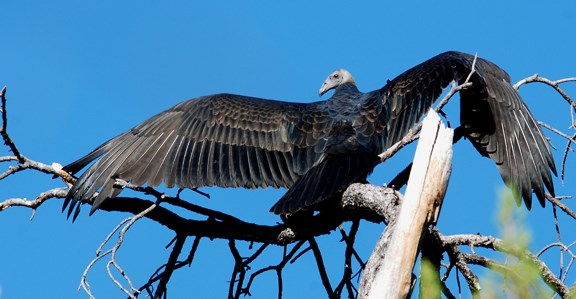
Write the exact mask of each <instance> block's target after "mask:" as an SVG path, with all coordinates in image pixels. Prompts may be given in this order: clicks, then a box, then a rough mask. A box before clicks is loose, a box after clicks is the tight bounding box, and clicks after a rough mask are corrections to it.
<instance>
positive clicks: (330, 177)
mask: <svg viewBox="0 0 576 299" xmlns="http://www.w3.org/2000/svg"><path fill="white" fill-rule="evenodd" d="M379 161H380V159H379V157H378V156H377V155H374V154H369V153H365V152H361V153H347V154H338V155H330V156H327V157H326V158H325V159H324V160H323V161H322V162H320V163H318V164H317V165H315V166H314V167H312V168H311V169H310V170H308V171H307V172H306V173H305V174H304V175H303V176H301V177H300V178H299V179H298V180H297V181H296V182H295V183H294V185H293V186H292V187H291V188H290V189H289V190H288V191H287V192H286V194H284V196H282V198H280V200H278V202H277V203H276V204H274V206H272V208H271V209H270V211H271V212H273V213H274V214H287V213H295V212H297V211H300V210H307V209H311V208H313V206H318V205H319V204H320V203H323V202H325V201H327V200H329V199H332V198H334V197H335V196H337V195H341V193H342V192H344V191H345V190H346V188H348V186H349V185H350V184H352V183H355V182H359V181H364V180H366V177H367V176H368V174H369V173H370V172H371V171H372V169H374V166H375V165H376V164H377V163H378V162H379Z"/></svg>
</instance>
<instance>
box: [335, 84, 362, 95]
mask: <svg viewBox="0 0 576 299" xmlns="http://www.w3.org/2000/svg"><path fill="white" fill-rule="evenodd" d="M336 93H360V91H359V90H358V87H356V84H354V83H349V82H347V83H344V84H341V85H340V86H338V87H336V90H335V91H334V94H336Z"/></svg>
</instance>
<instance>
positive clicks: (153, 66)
mask: <svg viewBox="0 0 576 299" xmlns="http://www.w3.org/2000/svg"><path fill="white" fill-rule="evenodd" d="M199 3H200V2H199ZM575 20H576V2H574V1H569V0H566V1H555V2H553V3H551V4H546V3H544V2H542V1H483V2H470V1H363V2H361V3H359V4H356V3H354V2H351V1H322V2H320V1H289V2H286V1H285V2H282V3H281V4H278V3H277V2H273V1H269V2H265V3H261V2H257V1H226V2H222V1H202V2H201V4H193V2H192V1H163V2H161V1H138V2H136V1H133V2H130V3H129V2H119V1H95V2H79V1H26V0H23V1H6V2H5V3H3V5H2V9H1V10H0V28H2V29H0V37H1V45H0V85H2V86H4V85H6V86H7V88H8V92H7V97H8V101H9V102H8V112H9V122H10V123H9V133H10V134H11V136H12V137H13V139H14V140H15V141H16V143H17V145H18V146H19V147H20V150H21V151H22V152H23V153H24V154H25V155H26V156H27V157H29V158H31V159H34V160H37V161H41V162H44V163H48V164H49V163H52V162H60V163H62V164H66V163H69V162H71V161H73V160H75V159H77V158H79V157H80V156H82V155H84V154H86V153H87V152H89V151H90V150H92V149H93V148H95V147H96V146H98V145H99V144H101V143H102V142H104V141H106V140H108V139H109V138H111V137H113V136H115V135H117V134H119V133H121V132H122V131H124V130H127V129H129V128H131V127H132V126H134V125H136V124H137V123H139V122H141V121H143V120H145V119H146V118H148V117H150V116H152V115H154V114H155V113H158V112H160V111H162V110H164V109H166V108H168V107H170V106H172V105H174V104H176V103H179V102H181V101H183V100H186V99H189V98H193V97H197V96H201V95H206V94H212V93H218V92H230V93H237V94H244V95H251V96H258V97H264V98H270V99H279V100H289V101H301V102H310V101H316V100H318V95H317V94H318V89H319V87H320V85H321V83H322V82H323V80H324V78H325V77H326V76H327V75H328V74H329V73H330V72H331V71H333V70H334V69H336V68H341V67H342V68H346V69H348V70H350V71H351V72H352V73H353V74H354V76H355V77H356V81H357V82H358V85H359V87H360V89H361V90H364V91H369V90H374V89H376V88H379V87H381V86H383V85H384V84H385V83H386V80H388V79H392V78H394V77H395V76H396V75H398V74H399V73H401V72H402V71H404V70H406V69H408V68H410V67H412V66H414V65H416V64H417V63H420V62H422V61H423V60H425V59H427V58H430V57H432V56H433V55H436V54H438V53H440V52H443V51H446V50H459V51H464V52H468V53H472V54H473V53H475V52H478V53H479V55H480V56H482V57H484V58H487V59H489V60H492V61H494V62H496V63H497V64H499V65H500V66H501V67H502V68H504V69H505V70H507V71H508V72H509V74H510V75H511V76H512V78H513V80H514V81H517V80H519V79H521V78H524V77H526V76H529V75H532V74H534V73H539V74H541V75H542V76H545V77H548V78H551V79H558V78H562V77H569V76H576V63H575V60H574V49H575V48H576V41H575V39H574V28H575V27H574V26H575V25H574V24H575V23H574V22H575ZM567 89H568V91H569V92H571V94H572V95H573V96H576V88H575V87H574V85H572V87H570V88H567ZM521 94H522V95H523V96H524V98H525V100H526V101H527V103H528V106H529V107H530V108H531V109H532V111H533V112H534V114H535V115H536V116H537V118H539V119H540V120H543V121H546V122H549V123H550V124H552V125H554V126H556V127H558V128H561V129H565V128H567V127H568V126H569V125H570V123H569V121H570V118H569V114H568V107H567V105H565V104H564V102H563V100H562V99H561V98H560V97H559V96H558V95H556V94H555V93H554V92H553V91H552V90H551V89H550V88H545V87H543V86H536V85H534V86H525V87H524V88H522V90H521ZM447 111H448V113H449V118H450V121H451V123H452V125H453V126H455V125H456V124H457V123H458V113H457V111H458V105H457V101H454V102H453V103H452V104H451V108H449V109H448V110H447ZM547 134H548V135H550V136H552V134H550V133H549V132H547ZM552 137H553V141H554V145H555V146H557V147H558V149H559V150H558V151H556V152H555V153H554V154H555V157H556V161H557V163H560V159H561V155H562V149H563V147H564V146H565V142H564V141H561V140H559V139H558V138H556V137H555V136H552ZM413 149H414V148H413V147H409V148H407V149H406V150H404V151H403V153H402V154H401V155H399V156H398V157H396V158H394V159H392V160H391V161H389V162H388V163H386V164H384V165H380V166H379V167H378V168H377V170H376V172H375V173H374V174H373V175H372V176H371V177H370V180H371V182H373V183H375V184H382V183H385V182H387V181H389V180H390V179H391V178H392V177H393V176H394V175H395V174H396V172H397V171H398V170H399V169H402V168H403V167H404V166H405V165H406V164H407V163H409V161H410V160H411V156H412V154H413ZM7 154H8V152H7V149H6V148H4V147H2V148H0V156H3V155H7ZM568 164H569V165H570V166H571V169H569V170H568V172H567V182H568V184H567V186H563V185H562V184H561V182H560V181H556V191H557V194H559V195H563V194H572V195H574V194H576V189H575V188H574V184H573V182H574V177H575V176H576V172H575V170H574V169H573V167H572V166H573V165H574V156H571V157H570V158H569V160H568ZM2 167H3V168H2V171H3V169H5V168H4V167H6V166H5V165H2ZM59 186H62V183H61V182H60V181H59V180H52V179H51V178H50V177H49V176H46V175H43V174H36V173H31V172H30V173H26V174H19V175H17V176H13V177H11V178H9V179H6V180H4V181H0V200H4V199H6V198H10V197H26V198H34V197H36V196H37V195H38V194H39V192H41V191H44V190H47V189H49V188H54V187H59ZM502 186H503V183H502V180H501V178H500V176H499V174H498V172H497V170H496V167H495V166H494V165H493V164H492V163H491V161H490V160H488V159H486V158H481V157H480V155H478V154H477V153H476V152H475V151H474V149H473V148H472V146H470V144H469V143H468V142H465V141H464V142H460V143H459V144H457V145H456V147H455V160H454V170H453V174H452V181H451V182H450V187H449V190H448V195H447V199H446V201H445V205H444V208H443V210H442V215H441V220H440V224H439V226H440V229H441V231H442V232H443V233H444V234H452V233H476V232H479V233H482V234H496V235H497V234H498V231H497V230H496V228H495V225H494V222H495V220H494V219H495V216H494V215H495V213H496V209H497V207H498V200H497V193H498V190H499V189H500V188H501V187H502ZM203 190H204V191H207V192H210V193H211V194H212V199H211V200H205V199H198V198H197V197H194V195H193V194H192V193H190V192H188V193H185V196H187V198H189V199H190V200H193V201H195V202H202V203H203V204H205V205H207V206H209V207H212V208H217V209H222V210H224V211H225V212H229V213H233V214H234V215H237V216H238V217H240V218H242V219H244V220H248V221H257V222H259V223H267V224H274V223H275V222H276V221H279V219H278V218H276V217H275V216H273V215H271V214H270V213H268V208H269V207H270V206H271V205H272V204H273V203H274V202H275V201H276V200H277V199H278V198H279V197H280V196H281V194H282V192H283V190H266V191H261V190H260V191H246V190H238V189H226V190H219V189H203ZM61 204H62V202H61V200H51V201H50V202H48V203H46V204H45V205H44V206H42V208H41V209H39V210H38V212H37V214H36V217H35V219H34V220H33V221H28V218H29V217H30V214H31V211H30V210H29V209H24V208H14V209H10V210H8V211H4V212H2V213H0V226H1V227H2V228H3V229H2V231H3V233H2V242H1V243H2V245H1V246H0V256H2V257H3V258H2V263H1V266H0V298H1V299H14V298H40V297H43V298H85V297H86V295H85V293H83V292H82V291H80V292H78V291H77V290H76V289H77V286H78V283H79V281H80V277H81V275H82V272H83V270H84V268H85V267H86V265H87V264H88V263H89V262H90V261H91V259H92V258H93V257H94V252H95V250H96V248H97V247H98V245H99V244H100V242H101V241H102V240H103V238H104V237H105V236H106V235H107V234H108V232H109V231H110V229H111V228H113V227H114V226H116V224H117V223H118V222H119V221H120V220H121V219H123V218H124V217H126V216H128V215H124V214H110V213H107V212H97V213H96V214H95V215H94V216H92V217H88V215H87V212H86V210H87V209H84V212H83V213H82V214H81V215H80V217H79V219H78V220H77V221H76V223H74V224H73V223H71V222H70V221H67V220H66V217H65V216H64V215H63V214H61V213H60V209H61ZM572 206H574V205H572ZM551 217H552V210H551V208H550V206H549V205H548V206H547V208H546V209H542V208H540V207H539V206H535V207H534V208H533V209H532V212H530V214H529V215H528V216H527V221H528V223H529V224H530V229H531V230H532V231H533V234H534V236H533V238H534V242H533V246H532V249H533V250H535V251H538V250H539V249H540V248H542V246H543V245H544V244H547V243H550V242H553V241H555V232H554V223H553V221H552V218H551ZM572 224H573V222H567V221H566V222H563V223H561V225H563V226H561V228H563V234H564V235H563V236H564V237H565V238H566V239H568V240H573V239H574V238H575V233H574V232H573V231H572V232H569V230H572V229H571V226H570V225H572ZM382 229H383V225H372V224H363V225H361V230H362V232H361V234H360V236H359V239H358V241H357V244H358V250H359V251H360V252H361V254H362V255H363V257H365V258H367V257H368V254H369V253H370V251H371V248H372V246H373V245H374V243H375V241H376V238H377V236H378V235H379V233H380V232H381V231H382ZM172 237H173V235H172V233H171V232H169V231H167V230H165V229H163V228H162V227H158V226H157V225H155V224H154V223H151V222H150V221H141V222H139V223H137V225H136V226H135V227H134V229H133V230H132V231H131V232H130V233H129V234H128V236H127V240H126V243H125V245H124V247H123V248H122V250H121V253H120V256H119V262H120V263H121V265H122V266H123V267H124V269H125V270H126V271H127V272H128V274H129V275H130V276H131V278H132V280H133V281H134V283H135V285H137V286H139V285H141V284H143V283H144V282H145V281H146V279H147V277H148V275H149V274H151V273H152V272H153V271H154V270H155V269H156V267H157V266H159V265H160V264H161V263H162V262H163V261H164V260H165V259H166V257H167V255H168V254H169V251H167V250H165V249H164V246H165V245H166V244H167V243H168V242H169V241H170V240H171V238H172ZM338 241H339V234H333V235H331V236H326V237H321V238H320V246H321V249H323V250H324V251H326V256H325V259H326V263H327V267H328V269H329V271H330V272H331V275H332V276H331V278H332V283H333V284H336V283H337V281H338V279H339V278H340V275H341V271H342V265H343V261H342V251H343V248H344V247H343V245H342V244H341V243H339V242H338ZM190 244H191V242H190V241H189V243H187V245H186V248H190V247H189V246H190ZM185 250H187V249H185ZM241 250H242V251H243V252H242V253H243V254H245V255H247V254H248V253H250V252H251V251H250V250H249V249H248V246H247V245H243V246H241ZM280 257H281V250H276V251H272V252H270V254H269V256H268V257H267V258H266V259H264V260H263V261H262V263H261V264H259V265H260V266H267V265H269V264H272V263H276V262H277V261H279V259H280ZM553 261H554V262H551V265H550V266H551V267H552V269H553V270H557V269H558V264H557V261H556V260H553ZM231 262H232V258H231V255H230V253H229V252H228V249H227V243H226V241H222V240H214V241H208V240H204V241H203V242H202V243H201V244H200V249H199V251H198V254H197V256H196V259H195V260H194V262H193V264H192V267H191V268H189V269H185V270H180V271H178V272H177V273H176V274H175V276H174V278H173V279H172V281H171V283H170V284H169V295H170V297H171V298H185V297H195V298H223V297H224V296H225V295H226V292H227V288H228V280H229V278H230V274H231V270H232V266H231ZM103 269H105V264H104V263H100V264H98V265H97V266H96V268H95V269H94V271H93V272H92V273H91V275H90V276H89V281H90V283H91V285H92V288H93V292H94V294H95V295H96V296H97V297H98V298H123V297H124V296H123V294H122V293H120V291H119V290H118V289H117V288H116V286H115V285H113V283H112V282H111V281H110V280H109V279H108V277H107V276H106V274H105V271H104V270H103ZM480 273H481V272H480ZM284 279H285V281H284V285H285V297H284V298H319V297H320V298H322V297H324V296H325V292H324V290H323V288H322V285H321V283H320V279H319V275H318V271H317V269H316V267H315V265H314V264H313V263H312V257H311V255H310V254H307V255H306V256H305V257H304V258H303V259H302V260H301V261H299V262H298V263H296V264H295V265H289V267H288V268H287V269H286V270H285V273H284ZM275 281H276V280H275V276H274V274H269V275H265V276H263V277H261V278H260V279H259V280H257V282H256V284H255V286H254V288H253V290H252V295H253V298H270V297H271V296H273V295H274V294H275V292H276V282H275Z"/></svg>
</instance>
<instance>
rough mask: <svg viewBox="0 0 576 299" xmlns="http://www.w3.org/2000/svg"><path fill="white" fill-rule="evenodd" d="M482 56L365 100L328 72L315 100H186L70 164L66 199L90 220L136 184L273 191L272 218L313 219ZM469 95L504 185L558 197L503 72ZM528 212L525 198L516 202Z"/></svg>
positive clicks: (437, 65)
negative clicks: (308, 214)
mask: <svg viewBox="0 0 576 299" xmlns="http://www.w3.org/2000/svg"><path fill="white" fill-rule="evenodd" d="M474 60H475V57H474V56H472V55H469V54H465V53H460V52H455V51H450V52H445V53H442V54H440V55H437V56H435V57H433V58H431V59H429V60H427V61H424V62H423V63H421V64H419V65H417V66H415V67H413V68H411V69H409V70H407V71H406V72H404V73H402V74H400V75H399V76H398V77H396V78H394V79H393V80H388V82H387V83H386V85H385V86H384V87H382V88H380V89H377V90H374V91H371V92H367V93H363V92H360V91H359V90H358V88H357V87H356V82H355V81H354V78H353V77H352V75H351V74H350V73H349V72H347V71H346V70H343V69H339V70H336V71H335V72H333V73H332V74H330V75H329V77H328V78H327V79H326V81H325V82H324V83H323V85H322V87H321V89H320V96H322V95H323V94H324V93H326V92H327V91H329V90H332V89H334V94H333V95H332V97H330V98H329V99H327V100H325V101H317V102H312V103H292V102H286V101H278V100H268V99H261V98H255V97H249V96H242V95H234V94H226V93H222V94H215V95H209V96H203V97H198V98H195V99H191V100H188V101H185V102H182V103H180V104H178V105H176V106H174V107H172V108H170V109H168V110H166V111H164V112H162V113H160V114H157V115H156V116H153V117H151V118H150V119H148V120H146V121H144V122H142V123H141V124H139V125H137V126H136V127H134V128H132V129H130V130H128V131H126V132H125V133H122V134H120V135H118V136H116V137H114V138H112V139H110V140H109V141H107V142H105V143H104V144H102V145H100V146H99V147H97V148H96V149H95V150H93V151H92V152H90V153H89V154H87V155H86V156H84V157H82V158H80V159H79V160H77V161H75V162H72V163H71V164H69V165H67V166H65V167H64V168H63V169H64V170H65V171H67V172H69V173H70V174H72V175H74V174H76V173H78V172H79V171H80V170H82V169H83V168H85V167H86V166H87V165H89V164H90V163H92V162H94V161H95V162H94V163H93V164H92V165H91V166H90V167H88V169H87V170H86V171H85V172H84V173H82V175H81V176H80V177H79V178H78V179H77V180H76V182H75V183H74V185H73V186H72V187H71V188H70V190H69V192H68V195H67V197H66V199H65V201H64V206H63V211H64V210H65V209H66V207H68V216H70V215H71V213H72V212H73V211H74V218H76V216H77V215H78V213H79V211H80V209H79V206H80V203H82V202H86V201H89V200H93V203H92V208H91V210H90V214H92V213H94V211H95V210H96V209H98V207H100V205H102V203H103V202H104V201H105V200H107V199H108V198H114V197H115V196H117V195H118V194H119V193H120V191H121V189H119V188H115V187H114V182H115V180H116V179H122V180H124V181H127V182H130V183H132V184H134V185H138V186H141V185H144V184H147V185H148V186H158V185H160V184H161V183H163V184H164V185H165V186H167V187H174V186H177V187H179V188H196V187H203V186H220V187H232V188H237V187H244V188H253V189H254V188H258V187H263V188H265V187H269V186H270V187H274V188H280V187H281V188H286V189H288V191H287V192H286V193H285V194H284V196H282V198H280V200H279V201H278V202H277V203H276V204H274V206H273V207H272V208H271V212H273V213H275V214H280V215H282V214H291V213H296V212H298V211H301V210H313V209H317V208H318V207H320V206H321V204H322V203H326V202H327V201H328V200H329V199H331V198H335V197H336V196H338V195H339V194H341V193H342V192H343V191H344V190H345V189H346V188H347V187H348V186H349V185H350V184H351V183H354V182H359V181H364V180H366V177H367V176H368V175H369V173H370V172H371V171H372V170H373V168H374V167H375V166H376V165H377V164H378V163H379V162H380V160H379V157H378V154H380V153H381V152H383V151H385V150H386V149H387V148H389V147H390V146H392V145H393V144H394V143H396V142H398V141H399V140H400V139H402V137H403V136H404V135H405V134H406V133H407V132H408V130H409V129H410V128H412V127H413V126H414V125H415V124H416V123H418V122H419V121H420V119H421V117H422V116H423V114H424V113H425V112H426V111H427V110H428V109H429V108H430V107H431V106H432V104H433V103H434V102H435V101H436V100H437V98H438V97H439V96H440V95H441V93H442V90H443V89H444V88H445V87H447V86H448V85H449V84H450V83H451V82H452V81H456V82H458V83H459V84H462V83H463V82H464V81H465V80H466V78H467V77H468V76H469V74H470V72H471V70H472V68H473V63H474ZM474 67H475V72H474V73H473V74H472V75H471V77H470V82H471V83H472V85H471V87H468V88H465V89H463V90H461V91H460V123H461V127H460V128H461V130H462V134H463V135H464V137H466V139H468V140H470V142H472V144H473V146H474V147H475V148H476V149H477V150H478V152H479V153H480V154H481V155H483V156H487V157H489V158H491V159H492V160H493V161H494V162H495V163H496V166H497V168H498V170H499V172H500V174H501V176H502V178H503V180H504V181H505V182H506V183H507V184H508V185H509V186H511V187H512V188H513V189H515V190H516V191H517V192H518V194H520V196H521V197H522V198H523V199H524V203H525V205H526V207H527V208H528V209H530V208H531V205H532V192H534V193H535V194H536V197H537V198H538V200H539V202H540V204H541V205H542V206H544V203H545V201H544V200H545V192H546V190H545V188H546V189H547V190H548V191H549V192H550V194H552V195H554V186H553V183H552V175H551V173H554V175H556V167H555V164H554V160H553V158H552V154H551V151H550V148H549V147H548V142H547V139H546V138H545V137H544V135H543V133H542V131H541V130H540V127H539V125H538V123H537V122H536V120H535V119H534V116H533V115H532V113H531V112H530V110H529V109H528V107H527V106H526V104H525V103H524V101H523V100H522V99H521V97H520V95H519V94H518V93H517V91H516V90H515V89H514V88H513V87H512V85H511V83H510V77H509V75H508V74H507V73H506V72H505V71H504V70H502V69H501V68H500V67H498V66H497V65H496V64H494V63H492V62H490V61H487V60H484V59H481V58H477V60H476V61H475V64H474ZM517 200H518V204H520V202H521V200H520V198H518V199H517Z"/></svg>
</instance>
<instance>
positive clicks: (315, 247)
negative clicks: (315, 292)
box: [308, 238, 335, 298]
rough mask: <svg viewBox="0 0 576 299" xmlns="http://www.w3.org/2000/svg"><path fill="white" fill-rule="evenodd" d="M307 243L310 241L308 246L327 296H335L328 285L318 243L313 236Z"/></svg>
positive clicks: (328, 280)
mask: <svg viewBox="0 0 576 299" xmlns="http://www.w3.org/2000/svg"><path fill="white" fill-rule="evenodd" d="M308 243H310V248H312V252H313V253H314V258H315V259H316V265H317V266H318V272H319V273H320V279H321V280H322V285H324V289H325V290H326V293H327V294H328V298H335V296H334V291H333V290H332V286H331V285H330V279H328V273H326V267H325V266H324V261H323V260H322V252H321V251H320V248H319V247H318V243H316V240H315V239H314V238H310V239H309V240H308Z"/></svg>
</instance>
